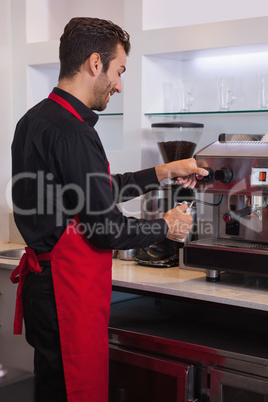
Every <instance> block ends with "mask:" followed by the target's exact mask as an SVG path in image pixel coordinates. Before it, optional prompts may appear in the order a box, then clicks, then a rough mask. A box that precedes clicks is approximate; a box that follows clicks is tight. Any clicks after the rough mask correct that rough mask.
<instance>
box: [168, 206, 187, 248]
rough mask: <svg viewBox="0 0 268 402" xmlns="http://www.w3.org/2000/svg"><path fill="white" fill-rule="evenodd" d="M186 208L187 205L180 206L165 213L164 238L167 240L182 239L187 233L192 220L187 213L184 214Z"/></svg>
mask: <svg viewBox="0 0 268 402" xmlns="http://www.w3.org/2000/svg"><path fill="white" fill-rule="evenodd" d="M187 208H188V205H187V204H182V205H179V206H178V207H176V208H173V209H171V210H169V211H168V212H166V213H165V215H164V219H165V221H166V223H167V225H168V232H167V236H166V237H167V238H168V239H170V240H176V239H184V238H185V237H186V236H187V234H188V233H189V231H190V229H191V226H192V222H193V218H192V216H191V214H190V213H189V212H186V209H187Z"/></svg>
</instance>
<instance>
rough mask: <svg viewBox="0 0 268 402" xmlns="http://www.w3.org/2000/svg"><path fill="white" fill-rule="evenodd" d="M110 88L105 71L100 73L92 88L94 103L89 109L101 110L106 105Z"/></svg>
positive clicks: (110, 84)
mask: <svg viewBox="0 0 268 402" xmlns="http://www.w3.org/2000/svg"><path fill="white" fill-rule="evenodd" d="M111 90H112V83H111V82H110V81H109V79H108V77H107V74H106V73H101V75H100V76H99V78H98V80H97V81H96V83H95V85H94V89H93V97H94V103H93V106H92V107H91V109H93V110H97V111H98V112H101V111H102V110H105V109H106V107H107V103H108V101H109V94H110V92H111Z"/></svg>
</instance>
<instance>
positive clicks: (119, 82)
mask: <svg viewBox="0 0 268 402" xmlns="http://www.w3.org/2000/svg"><path fill="white" fill-rule="evenodd" d="M114 89H115V92H117V93H118V94H120V93H121V92H122V80H121V77H119V78H118V81H117V83H116V86H115V88H114Z"/></svg>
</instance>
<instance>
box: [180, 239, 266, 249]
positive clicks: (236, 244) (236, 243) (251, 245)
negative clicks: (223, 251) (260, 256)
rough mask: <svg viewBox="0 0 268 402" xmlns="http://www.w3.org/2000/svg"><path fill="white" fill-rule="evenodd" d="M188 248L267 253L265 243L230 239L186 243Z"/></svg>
mask: <svg viewBox="0 0 268 402" xmlns="http://www.w3.org/2000/svg"><path fill="white" fill-rule="evenodd" d="M187 246H189V247H192V246H193V247H210V248H211V247H212V248H228V249H229V248H236V249H238V250H237V251H242V250H247V251H249V250H252V251H253V252H256V253H259V252H260V251H264V252H265V251H266V252H268V244H265V243H255V242H246V241H243V240H241V241H240V240H232V239H215V238H213V239H205V240H197V241H193V242H191V243H188V245H187Z"/></svg>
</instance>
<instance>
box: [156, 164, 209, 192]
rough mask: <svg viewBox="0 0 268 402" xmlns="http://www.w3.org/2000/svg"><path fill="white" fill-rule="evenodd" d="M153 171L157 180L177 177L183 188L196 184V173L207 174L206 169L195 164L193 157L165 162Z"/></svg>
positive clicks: (192, 186)
mask: <svg viewBox="0 0 268 402" xmlns="http://www.w3.org/2000/svg"><path fill="white" fill-rule="evenodd" d="M155 171H156V175H157V178H158V180H159V181H161V180H164V179H166V178H171V179H172V178H174V177H177V181H178V184H182V185H183V187H184V188H186V187H190V188H194V186H195V185H196V175H200V176H207V175H208V171H207V170H206V169H203V168H200V167H198V166H197V164H196V160H195V159H194V158H189V159H181V160H178V161H174V162H170V163H166V164H165V165H160V166H157V167H156V168H155Z"/></svg>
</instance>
